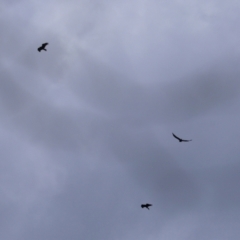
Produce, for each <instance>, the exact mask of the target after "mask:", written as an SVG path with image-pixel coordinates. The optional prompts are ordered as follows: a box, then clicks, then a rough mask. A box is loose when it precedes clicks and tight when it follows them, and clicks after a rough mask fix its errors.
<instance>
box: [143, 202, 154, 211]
mask: <svg viewBox="0 0 240 240" xmlns="http://www.w3.org/2000/svg"><path fill="white" fill-rule="evenodd" d="M151 206H152V204H149V203H146V204H142V205H141V207H142V208H147V209H148V210H149V207H151Z"/></svg>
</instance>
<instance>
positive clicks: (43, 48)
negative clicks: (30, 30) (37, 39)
mask: <svg viewBox="0 0 240 240" xmlns="http://www.w3.org/2000/svg"><path fill="white" fill-rule="evenodd" d="M47 45H48V43H43V44H42V46H41V47H39V48H38V51H39V52H41V51H42V50H44V51H47V49H46V48H45V47H46V46H47Z"/></svg>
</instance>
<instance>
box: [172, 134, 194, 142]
mask: <svg viewBox="0 0 240 240" xmlns="http://www.w3.org/2000/svg"><path fill="white" fill-rule="evenodd" d="M172 135H173V136H174V137H175V138H176V139H177V140H178V141H179V142H190V141H192V139H191V140H184V139H181V138H179V137H177V136H176V135H175V134H174V133H172Z"/></svg>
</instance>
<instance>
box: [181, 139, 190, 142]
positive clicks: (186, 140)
mask: <svg viewBox="0 0 240 240" xmlns="http://www.w3.org/2000/svg"><path fill="white" fill-rule="evenodd" d="M182 141H183V142H190V141H192V139H190V140H182Z"/></svg>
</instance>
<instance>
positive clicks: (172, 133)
mask: <svg viewBox="0 0 240 240" xmlns="http://www.w3.org/2000/svg"><path fill="white" fill-rule="evenodd" d="M172 135H173V136H174V137H175V138H176V139H178V140H182V139H181V138H179V137H178V136H176V135H175V134H174V133H172Z"/></svg>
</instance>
